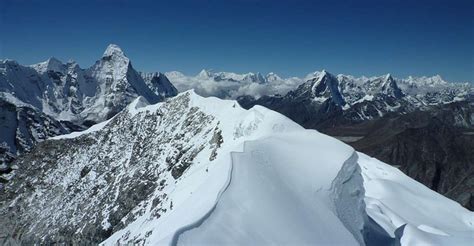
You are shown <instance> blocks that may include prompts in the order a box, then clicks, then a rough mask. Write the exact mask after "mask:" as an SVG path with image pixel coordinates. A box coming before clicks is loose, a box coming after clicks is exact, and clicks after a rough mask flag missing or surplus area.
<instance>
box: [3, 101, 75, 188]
mask: <svg viewBox="0 0 474 246" xmlns="http://www.w3.org/2000/svg"><path fill="white" fill-rule="evenodd" d="M70 131H71V130H70V128H69V126H66V125H65V124H63V123H61V122H59V121H57V120H55V119H53V118H52V117H50V116H48V115H46V114H44V113H41V112H39V111H38V110H36V109H34V108H31V107H28V106H17V105H15V104H13V103H10V102H8V101H7V100H4V99H2V98H0V133H1V134H0V143H3V144H2V145H0V180H2V181H3V182H6V181H7V180H8V177H7V176H8V175H7V174H8V173H9V171H11V166H10V165H9V164H11V163H12V161H13V160H14V159H15V156H16V155H17V154H22V153H26V152H28V151H29V150H30V149H31V148H32V146H33V145H35V144H36V143H38V142H41V141H43V140H45V139H47V138H49V137H52V136H57V135H60V134H66V133H68V132H70Z"/></svg>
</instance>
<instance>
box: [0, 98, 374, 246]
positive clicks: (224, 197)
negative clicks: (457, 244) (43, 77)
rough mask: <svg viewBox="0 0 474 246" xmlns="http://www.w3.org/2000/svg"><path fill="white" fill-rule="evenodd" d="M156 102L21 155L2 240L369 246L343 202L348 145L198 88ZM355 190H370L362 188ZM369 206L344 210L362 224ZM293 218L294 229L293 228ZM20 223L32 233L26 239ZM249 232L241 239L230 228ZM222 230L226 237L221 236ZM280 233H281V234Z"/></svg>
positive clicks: (141, 103) (140, 102) (138, 104)
mask: <svg viewBox="0 0 474 246" xmlns="http://www.w3.org/2000/svg"><path fill="white" fill-rule="evenodd" d="M145 105H146V101H145V100H144V99H143V98H139V99H137V100H135V101H134V102H132V104H130V105H129V106H128V107H127V108H126V109H125V110H124V111H123V112H121V113H120V114H117V115H116V116H114V117H113V118H112V119H110V120H109V121H107V122H105V123H103V124H101V125H98V126H94V128H93V129H91V130H88V131H85V132H82V133H76V134H74V135H67V136H64V137H57V138H55V139H54V140H50V141H46V142H43V143H41V144H40V145H39V146H38V147H37V148H36V149H35V151H34V152H33V153H31V154H27V155H24V156H22V157H20V159H19V161H18V165H19V166H20V169H19V171H18V172H17V173H16V176H15V178H14V179H12V181H11V182H9V183H8V184H7V185H6V187H5V193H2V194H0V196H2V197H1V198H2V199H4V200H5V205H4V206H3V207H2V208H1V209H0V211H1V213H0V214H1V216H2V218H8V219H6V220H2V221H1V222H0V224H1V227H0V228H2V229H1V230H2V235H9V237H7V238H10V239H11V240H18V241H15V242H22V243H28V242H33V241H37V242H43V243H48V242H53V241H56V242H58V241H63V240H70V241H88V242H91V243H94V242H95V243H97V242H99V241H101V240H104V239H107V240H106V241H105V242H104V244H115V243H117V242H119V243H128V242H129V243H147V244H157V243H158V244H159V243H165V244H168V243H173V242H178V243H180V242H185V241H186V240H188V239H189V240H193V241H194V240H200V241H201V242H204V243H211V242H223V243H225V242H229V241H228V240H229V238H234V239H239V242H242V243H244V242H248V241H246V240H250V239H255V240H256V241H255V242H261V243H265V242H275V243H283V242H289V241H288V240H289V239H291V240H293V241H295V242H309V243H312V242H313V243H315V242H339V243H343V244H346V245H347V244H350V245H355V244H358V242H359V240H360V238H361V234H360V232H359V231H360V228H358V226H359V224H358V223H353V222H351V221H348V220H344V221H342V220H341V219H340V218H339V217H338V214H339V212H338V211H337V209H336V208H337V206H336V204H335V200H336V199H335V198H334V197H335V196H334V193H335V192H334V190H343V189H339V188H337V189H335V188H334V183H333V180H335V179H336V177H337V176H338V175H339V173H340V171H341V169H342V166H343V165H344V163H347V162H346V160H348V159H349V158H350V157H351V156H352V155H353V154H354V151H353V149H352V148H350V147H349V146H347V145H345V144H343V143H341V142H339V141H337V140H335V139H333V138H330V137H328V136H325V135H322V134H320V133H318V132H316V131H312V130H305V129H303V128H302V127H300V126H299V125H297V124H296V123H294V122H292V121H290V120H288V119H287V118H286V117H284V116H282V115H280V114H278V113H275V112H273V111H270V110H268V109H265V108H263V107H258V106H257V107H255V108H253V109H251V110H244V109H242V108H240V107H239V106H238V104H237V103H236V102H235V101H225V100H220V99H217V98H202V97H200V96H197V95H196V94H194V93H193V92H191V91H189V92H185V93H182V94H180V95H178V96H177V97H175V98H173V99H170V100H169V101H167V102H165V103H159V104H155V105H150V106H145ZM66 146H67V147H66ZM289 153H291V154H289ZM349 164H350V165H352V168H351V169H353V168H354V166H356V165H357V164H356V162H355V161H351V162H349ZM41 170H43V171H41ZM359 175H360V174H359ZM27 184H28V187H26V185H27ZM340 185H343V184H342V183H337V186H340ZM355 185H356V186H358V187H359V189H361V187H362V182H359V183H358V184H355ZM33 187H34V188H33ZM250 190H252V192H246V191H250ZM283 191H284V192H283ZM341 194H343V193H341ZM33 197H41V199H31V198H33ZM236 198H238V200H239V201H243V202H236V200H235V199H236ZM359 198H360V199H359V202H363V201H362V196H360V197H359ZM269 206H270V207H269ZM295 206H296V207H295ZM267 208H271V209H267ZM358 208H359V207H358V206H355V207H353V206H351V207H347V208H345V209H344V210H345V211H346V212H344V214H351V215H354V214H357V216H356V218H357V220H356V221H363V220H364V217H365V216H366V215H365V213H360V212H356V211H352V210H357V209H358ZM12 209H13V210H14V211H19V212H15V213H14V214H12V213H11V211H13V210H12ZM227 209H231V211H234V212H235V213H236V214H235V215H232V214H233V213H231V214H229V213H226V212H225V211H226V210H227ZM357 211H358V210H357ZM237 214H238V215H239V216H241V217H240V218H241V219H238V218H237V217H236V215H237ZM285 214H286V215H285ZM277 215H279V216H277ZM281 215H285V216H281ZM259 216H260V217H259ZM33 218H34V219H33ZM256 218H260V220H256ZM270 219H272V220H270ZM12 221H16V223H12ZM64 221H68V222H67V223H64ZM223 221H228V222H227V223H226V227H225V228H227V229H226V230H225V231H222V230H220V229H219V228H220V227H219V225H220V224H222V223H223ZM265 221H272V222H273V223H264V222H265ZM289 221H291V222H292V223H293V225H292V229H291V230H289V231H287V232H284V231H283V230H287V229H285V228H288V227H287V225H288V224H287V223H288V222H289ZM321 221H324V223H321ZM197 224H201V225H202V227H201V226H198V227H196V226H195V225H197ZM17 225H19V226H21V227H22V228H28V229H25V230H23V231H22V232H21V233H19V234H18V233H17V234H15V232H18V228H17V227H16V226H17ZM246 226H248V230H245V231H242V232H241V234H238V233H235V232H236V231H235V230H230V229H231V228H234V229H235V228H244V227H246ZM260 226H264V227H262V230H260V231H254V230H251V229H252V228H259V227H260ZM216 228H217V229H219V233H220V234H221V235H222V236H221V237H219V238H217V239H216V240H214V237H213V235H218V234H219V233H216V231H215V230H216ZM194 229H196V230H198V231H199V230H204V231H205V232H206V233H196V231H194ZM274 229H278V230H282V231H281V236H280V237H275V232H274V231H273V230H274ZM293 232H294V233H295V234H293V236H292V237H290V238H289V239H288V238H287V239H285V237H283V236H284V235H287V236H291V235H292V233H293ZM226 236H228V237H226ZM300 236H301V237H300ZM183 240H184V241H183Z"/></svg>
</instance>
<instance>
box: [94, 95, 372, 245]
mask: <svg viewBox="0 0 474 246" xmlns="http://www.w3.org/2000/svg"><path fill="white" fill-rule="evenodd" d="M186 93H189V94H190V95H191V96H190V98H191V102H190V104H191V105H192V107H197V108H199V109H200V110H202V111H203V112H204V113H205V114H209V115H212V116H214V117H215V118H216V120H218V121H219V123H218V126H219V129H221V131H222V138H223V143H222V145H221V146H220V148H219V150H218V152H217V153H218V154H217V157H216V159H215V160H214V161H212V162H210V161H209V160H208V156H202V155H201V156H200V155H198V156H196V158H195V160H194V161H193V164H192V165H191V166H190V168H189V169H188V170H187V171H186V172H185V173H184V174H183V175H182V176H181V177H180V178H179V179H178V180H177V181H176V182H175V184H174V188H173V190H172V191H170V192H169V193H168V195H169V200H170V201H171V204H172V205H171V210H170V211H168V212H167V213H165V214H163V215H162V216H161V217H159V218H156V217H153V216H151V215H150V212H149V211H147V212H145V213H143V214H142V215H141V216H140V217H138V218H137V219H136V220H135V221H133V222H131V223H130V224H129V225H128V226H127V227H125V228H124V229H122V230H119V231H117V232H115V233H114V234H113V235H112V236H111V237H110V238H108V239H107V240H105V241H104V242H103V244H104V245H113V244H116V243H127V242H140V243H144V244H150V245H155V244H164V245H168V244H175V243H178V244H181V243H187V242H193V243H196V242H200V243H203V244H208V243H217V244H221V243H223V244H228V243H232V242H234V243H241V244H245V243H249V242H252V241H254V242H255V243H263V244H266V243H280V244H281V243H285V242H286V243H289V242H301V243H324V242H338V243H341V244H345V245H356V244H358V240H359V241H360V240H362V236H361V234H360V230H361V229H362V225H363V220H364V217H365V213H364V212H363V211H362V213H359V212H352V213H351V212H349V213H346V214H356V216H355V217H354V218H353V220H352V222H349V223H346V224H344V223H343V222H342V220H341V219H340V218H339V217H338V216H339V214H338V211H341V210H338V208H337V205H336V204H334V201H335V200H336V199H339V198H337V195H338V194H335V193H334V191H335V190H344V189H343V188H341V189H335V188H334V187H333V181H334V180H335V179H336V177H337V176H338V175H339V171H340V170H341V169H342V166H343V165H344V164H345V162H346V160H348V159H350V158H351V157H352V156H353V154H354V151H353V149H352V148H351V147H349V146H347V145H345V144H342V143H341V142H339V141H338V140H336V139H333V138H330V137H328V136H325V135H323V134H320V133H318V132H316V131H314V130H305V129H303V128H302V127H300V126H299V125H297V124H296V123H294V122H292V121H290V120H289V119H287V118H286V117H284V116H282V115H280V114H278V113H276V112H273V111H271V110H268V109H266V108H263V107H260V106H256V107H254V108H252V109H250V110H244V109H242V108H240V107H239V106H238V104H237V103H236V102H234V101H226V100H220V99H217V98H202V97H200V96H197V95H195V94H194V93H193V92H186ZM178 97H179V96H178ZM158 107H159V104H157V105H151V106H147V107H143V108H139V109H137V113H138V114H139V113H140V112H143V111H154V110H156V109H157V108H158ZM350 165H352V166H353V167H355V166H357V164H356V162H355V161H353V162H351V163H350ZM359 175H360V173H359ZM351 188H354V187H351ZM358 189H362V179H360V183H359V185H358V187H355V188H354V190H358ZM356 193H357V194H361V195H360V196H359V197H357V196H356V199H355V200H358V201H359V203H361V204H362V194H363V190H359V192H356ZM348 199H350V198H348ZM351 205H354V204H351ZM361 207H363V206H350V207H347V208H346V209H345V210H346V212H347V211H356V210H358V209H360V208H361ZM223 225H225V226H223ZM288 225H291V226H288ZM351 232H355V233H351Z"/></svg>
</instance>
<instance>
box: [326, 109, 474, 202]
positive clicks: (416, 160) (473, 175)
mask: <svg viewBox="0 0 474 246" xmlns="http://www.w3.org/2000/svg"><path fill="white" fill-rule="evenodd" d="M459 110H461V111H462V112H460V111H459ZM463 113H464V117H461V115H463ZM469 115H470V116H469ZM466 116H467V117H466ZM473 116H474V107H473V106H472V105H469V104H468V103H455V104H452V105H446V106H443V107H442V108H438V109H436V110H433V111H430V112H413V113H410V114H408V115H402V116H391V117H386V118H383V119H380V120H378V122H374V123H373V124H371V126H367V125H366V126H362V125H361V126H355V128H357V127H360V128H361V131H363V130H365V131H367V133H366V135H365V137H364V138H362V139H360V140H358V141H355V142H352V143H349V144H350V145H352V146H353V147H354V148H355V149H357V150H359V151H361V152H364V153H367V154H369V155H371V156H374V157H376V158H377V159H380V160H382V161H384V162H387V163H390V164H392V165H397V166H399V167H400V169H401V170H402V171H403V172H404V173H406V174H407V175H408V176H410V177H412V178H414V179H416V180H417V181H419V182H421V183H423V184H424V185H426V186H428V187H429V188H431V189H433V190H435V191H437V192H439V193H440V194H443V195H445V196H447V197H449V198H451V199H453V200H455V201H458V202H459V203H461V205H463V206H464V207H466V208H468V209H470V210H474V206H473V205H474V148H473V147H472V146H474V134H473V133H474V128H473V127H472V126H474V125H473V123H474V122H472V121H470V119H473V118H471V117H473ZM461 118H463V119H465V120H467V121H460V119H461ZM469 126H470V127H469ZM331 132H332V133H333V134H336V132H337V130H336V129H332V130H331ZM340 133H342V132H339V133H338V134H340Z"/></svg>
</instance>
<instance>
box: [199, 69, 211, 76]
mask: <svg viewBox="0 0 474 246" xmlns="http://www.w3.org/2000/svg"><path fill="white" fill-rule="evenodd" d="M198 77H200V78H210V77H212V72H211V71H210V70H206V69H203V70H201V72H199V74H198Z"/></svg>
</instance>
